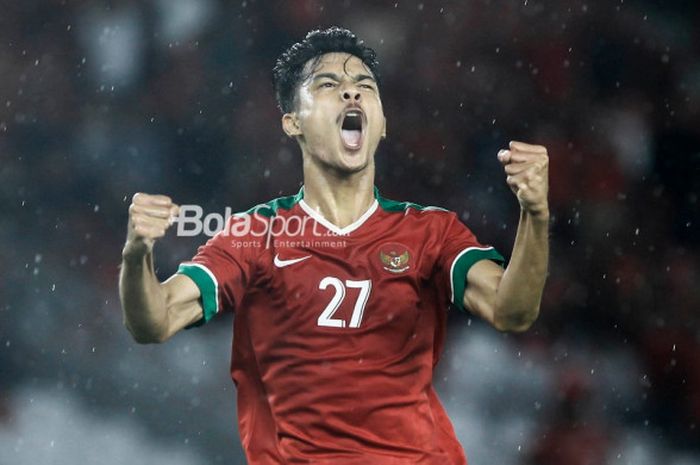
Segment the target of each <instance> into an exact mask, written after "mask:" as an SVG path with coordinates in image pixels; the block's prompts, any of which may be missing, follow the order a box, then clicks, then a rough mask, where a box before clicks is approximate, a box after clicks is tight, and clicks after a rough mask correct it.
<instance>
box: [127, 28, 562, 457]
mask: <svg viewBox="0 0 700 465" xmlns="http://www.w3.org/2000/svg"><path fill="white" fill-rule="evenodd" d="M274 84H275V89H276V93H277V98H278V102H279V105H280V108H281V109H282V112H283V116H282V128H283V130H284V132H285V133H286V134H287V135H288V136H290V137H292V138H294V139H296V141H297V142H298V144H299V146H300V148H301V153H302V161H303V173H304V185H303V187H302V188H301V190H300V191H299V192H298V193H297V194H296V195H293V196H289V197H283V198H278V199H275V200H272V201H270V202H267V203H265V204H261V205H258V206H256V207H253V208H252V209H250V210H249V211H247V212H244V213H241V214H237V215H234V216H233V217H231V218H230V220H229V222H228V224H227V225H226V228H225V229H224V230H223V231H222V232H220V233H219V234H217V235H216V236H214V237H213V238H212V239H211V240H209V241H208V242H207V243H206V244H205V245H203V246H202V247H200V248H199V250H198V252H197V254H196V256H195V257H194V258H193V259H192V260H191V261H189V262H186V263H183V264H182V265H181V266H180V268H179V270H178V272H177V273H176V274H175V275H173V276H172V277H171V278H170V279H168V280H167V281H165V282H163V283H160V282H159V281H158V279H157V278H156V276H155V273H154V268H153V254H152V249H153V243H154V241H155V240H157V239H158V238H160V237H162V236H163V235H164V234H165V231H166V230H167V229H168V226H169V225H170V223H171V221H172V218H173V217H174V216H176V215H177V211H178V207H177V206H176V205H175V204H173V203H172V201H171V200H170V198H168V197H166V196H161V195H147V194H141V193H139V194H136V195H135V196H134V198H133V203H132V205H131V206H130V208H129V225H128V235H127V241H126V245H125V246H124V250H123V263H122V269H121V277H120V293H121V301H122V307H123V310H124V318H125V324H126V326H127V328H128V329H129V331H130V332H131V333H132V335H133V337H134V338H135V339H136V341H138V342H141V343H147V342H163V341H165V340H167V339H168V338H170V337H171V336H172V335H173V334H175V333H176V332H178V331H179V330H181V329H183V328H186V327H193V326H198V325H201V324H204V323H206V322H208V321H209V320H211V319H212V318H213V317H214V316H215V315H216V314H217V313H220V312H233V313H234V318H235V325H234V337H233V350H232V362H231V375H232V378H233V381H234V382H235V384H236V386H237V396H238V416H239V430H240V435H241V441H242V443H243V447H244V449H245V452H246V455H247V458H248V463H250V464H251V465H267V464H301V463H312V464H333V465H355V464H362V465H367V464H372V465H384V464H425V465H459V464H466V459H465V455H464V451H463V450H462V447H461V446H460V444H459V442H458V441H457V439H456V435H455V433H454V431H453V428H452V425H451V423H450V421H449V419H448V417H447V415H446V413H445V411H444V409H443V407H442V405H441V403H440V401H439V399H438V397H437V395H436V393H435V390H434V388H433V385H432V376H433V369H434V367H435V365H436V364H437V362H438V359H439V356H440V353H441V351H442V348H443V345H444V340H445V331H446V318H447V309H448V306H449V305H450V304H452V305H453V306H455V307H456V308H459V309H465V310H468V311H470V312H472V313H474V314H476V315H479V316H480V317H482V318H483V319H485V320H486V321H488V322H489V323H490V324H492V325H493V326H495V327H496V328H498V329H499V330H503V331H523V330H525V329H527V328H528V327H529V326H530V325H531V324H532V323H533V321H534V320H535V319H536V318H537V315H538V312H539V306H540V300H541V295H542V290H543V287H544V282H545V276H546V271H547V260H548V237H547V236H548V220H549V209H548V203H547V170H548V168H547V163H548V158H547V151H546V150H545V148H544V147H541V146H537V145H529V144H525V143H521V142H511V143H510V145H509V147H508V148H507V149H504V150H501V151H500V152H499V153H498V161H499V162H500V163H501V164H502V165H503V166H504V170H505V173H506V176H507V177H506V181H507V183H508V185H509V186H510V188H511V189H512V190H513V192H514V193H515V194H516V196H517V199H518V202H519V203H520V207H521V213H520V222H519V225H518V231H517V235H516V238H515V245H514V247H513V251H512V254H511V259H510V262H509V264H508V266H507V268H505V270H504V269H503V267H502V266H501V264H502V262H503V259H502V257H501V255H500V254H499V253H498V252H496V250H494V248H493V247H490V246H486V245H482V244H481V243H479V242H478V241H477V239H476V237H474V235H473V234H472V233H471V231H470V230H469V229H468V228H467V227H466V226H465V225H464V224H462V223H461V222H460V221H459V219H458V218H457V216H456V215H455V214H454V213H452V212H449V211H447V210H444V209H442V208H438V207H424V206H420V205H417V204H415V203H411V202H397V201H394V200H389V199H386V198H384V197H382V196H381V195H380V193H379V191H378V190H377V188H375V187H374V177H375V163H374V156H375V152H376V149H377V146H378V145H379V142H380V140H381V139H382V138H384V137H385V136H386V119H385V117H384V111H383V109H382V101H381V98H380V82H379V73H378V69H377V61H376V58H375V53H374V51H373V50H371V49H370V48H368V47H366V46H365V45H363V43H362V42H361V41H359V40H358V39H357V38H356V37H355V35H354V34H352V33H351V32H350V31H348V30H345V29H339V28H330V29H327V30H323V31H312V32H310V33H309V34H308V35H307V36H306V38H305V39H304V40H303V41H301V42H299V43H297V44H295V45H293V46H292V47H290V48H289V49H288V50H287V51H286V52H285V53H284V54H283V55H282V56H281V57H280V58H279V59H278V61H277V64H276V66H275V69H274ZM243 245H245V246H243Z"/></svg>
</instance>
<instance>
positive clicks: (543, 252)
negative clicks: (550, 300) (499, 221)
mask: <svg viewBox="0 0 700 465" xmlns="http://www.w3.org/2000/svg"><path fill="white" fill-rule="evenodd" d="M548 235H549V213H548V212H547V211H544V212H540V213H539V214H538V215H533V214H531V213H527V212H525V211H521V212H520V222H519V223H518V232H517V234H516V236H515V244H514V246H513V253H512V254H511V259H510V262H509V264H508V267H507V268H506V270H505V271H504V273H503V277H502V278H501V281H500V283H499V285H498V291H497V297H496V304H495V308H494V324H495V326H496V327H497V328H499V329H502V330H508V331H524V330H526V329H527V328H529V327H530V325H532V323H533V322H534V321H535V320H536V319H537V315H538V314H539V310H540V302H541V300H542V291H543V289H544V284H545V280H546V278H547V266H548V260H549V238H548Z"/></svg>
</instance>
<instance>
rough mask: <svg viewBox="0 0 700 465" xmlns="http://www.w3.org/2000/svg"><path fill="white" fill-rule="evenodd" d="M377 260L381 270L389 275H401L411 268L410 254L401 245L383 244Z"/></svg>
mask: <svg viewBox="0 0 700 465" xmlns="http://www.w3.org/2000/svg"><path fill="white" fill-rule="evenodd" d="M379 260H380V261H381V262H382V268H384V269H385V270H386V271H389V272H391V273H403V272H404V271H406V270H408V269H409V268H410V267H411V265H410V261H411V254H410V253H409V251H408V248H407V247H406V246H404V245H402V244H396V243H393V244H385V245H383V246H382V247H380V248H379Z"/></svg>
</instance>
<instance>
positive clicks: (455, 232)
mask: <svg viewBox="0 0 700 465" xmlns="http://www.w3.org/2000/svg"><path fill="white" fill-rule="evenodd" d="M479 260H493V261H494V262H496V263H498V264H499V265H503V263H504V259H503V256H502V255H501V254H500V253H498V251H496V249H495V248H493V247H492V246H490V245H483V244H481V243H480V242H479V241H478V240H477V238H476V236H475V235H474V234H473V233H472V232H471V231H470V230H469V228H467V226H465V225H464V224H463V223H462V222H461V221H459V219H458V218H457V215H455V214H454V213H450V214H449V222H448V224H447V226H446V229H445V234H444V235H443V242H442V247H441V250H440V254H439V256H438V270H439V273H440V276H439V278H438V279H441V280H443V281H442V282H446V284H447V289H449V299H450V303H452V304H453V305H455V306H456V307H457V308H459V309H461V310H464V304H463V296H464V290H465V288H466V285H467V273H468V272H469V269H470V268H471V267H472V265H474V263H476V262H478V261H479Z"/></svg>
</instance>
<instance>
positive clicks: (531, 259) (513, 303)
mask: <svg viewBox="0 0 700 465" xmlns="http://www.w3.org/2000/svg"><path fill="white" fill-rule="evenodd" d="M498 159H499V161H500V162H501V164H502V165H503V166H504V170H505V172H506V174H507V178H506V182H507V183H508V185H509V186H510V188H511V190H512V191H513V193H514V194H515V195H516V196H517V198H518V202H519V203H520V222H519V223H518V232H517V234H516V236H515V244H514V246H513V253H512V254H511V260H510V263H509V264H508V267H507V268H506V269H505V270H503V269H502V268H501V267H500V266H498V265H496V264H495V263H493V262H491V261H489V260H481V261H479V262H477V263H475V264H474V265H473V266H472V267H471V268H470V269H469V272H468V273H467V277H466V279H467V286H466V289H465V292H464V300H463V302H464V307H465V308H468V309H469V310H471V311H472V312H473V313H475V314H477V315H479V316H481V317H482V318H484V319H485V320H486V321H488V322H489V323H491V324H492V325H493V326H494V327H496V328H497V329H498V330H500V331H525V330H527V329H528V328H529V327H530V326H531V325H532V323H533V322H534V321H535V320H536V319H537V315H538V314H539V310H540V301H541V300H542V291H543V289H544V283H545V280H546V277H547V264H548V260H549V240H548V231H549V205H548V202H547V191H548V164H549V158H548V156H547V150H546V149H545V148H544V147H542V146H538V145H530V144H524V143H522V142H511V143H510V150H501V151H500V152H499V153H498Z"/></svg>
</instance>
